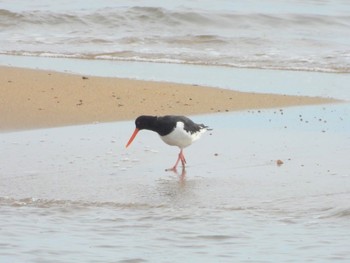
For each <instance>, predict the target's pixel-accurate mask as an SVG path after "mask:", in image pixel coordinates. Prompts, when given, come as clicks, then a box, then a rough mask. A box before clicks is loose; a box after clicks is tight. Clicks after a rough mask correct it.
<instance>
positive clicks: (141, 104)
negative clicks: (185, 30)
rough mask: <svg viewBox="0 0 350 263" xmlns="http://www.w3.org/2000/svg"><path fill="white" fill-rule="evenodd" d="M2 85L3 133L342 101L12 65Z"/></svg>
mask: <svg viewBox="0 0 350 263" xmlns="http://www.w3.org/2000/svg"><path fill="white" fill-rule="evenodd" d="M0 83H1V85H0V91H1V94H2V96H1V98H0V131H15V130H25V129H37V128H50V127H59V126H68V125H78V124H88V123H94V122H113V121H122V120H132V119H134V118H136V117H137V116H139V115H142V114H149V115H166V114H176V115H197V114H208V113H216V112H229V111H239V110H247V109H264V108H276V107H290V106H301V105H315V104H327V103H335V102H338V101H339V100H336V99H332V98H322V97H308V96H291V95H277V94H263V93H253V92H241V91H234V90H231V89H222V88H213V87H208V86H199V85H190V84H178V83H170V82H159V81H148V80H147V81H144V80H135V79H124V78H114V77H96V76H86V75H79V74H71V73H62V72H56V71H48V70H38V69H27V68H18V67H8V66H0ZM213 98H215V99H213Z"/></svg>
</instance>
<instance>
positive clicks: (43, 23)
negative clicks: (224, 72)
mask: <svg viewBox="0 0 350 263" xmlns="http://www.w3.org/2000/svg"><path fill="white" fill-rule="evenodd" d="M349 13H350V4H349V2H348V1H343V0H327V1H324V0H322V1H321V0H319V1H316V0H308V1H295V0H288V1H279V2H276V1H272V0H269V1H264V2H261V1H257V0H250V1H244V2H243V3H236V2H232V1H229V0H220V1H217V2H216V3H215V5H214V4H213V3H212V1H176V3H175V2H173V1H161V2H159V1H141V0H140V1H109V0H101V1H98V2H96V1H88V2H87V1H81V0H79V1H74V2H72V1H66V0H59V1H54V2H53V1H43V0H34V1H25V0H21V1H17V2H16V3H13V2H10V1H0V47H1V48H0V53H1V54H7V55H32V56H50V57H69V58H73V57H74V58H88V59H106V60H119V61H120V60H127V61H148V62H168V63H181V64H197V65H198V64H200V65H221V66H228V67H240V68H242V67H244V68H265V69H285V70H307V71H322V72H347V73H349V72H350V55H349V54H350V49H349V46H350V42H349V41H350V31H349V26H350V22H349V21H350V19H349V18H350V17H349Z"/></svg>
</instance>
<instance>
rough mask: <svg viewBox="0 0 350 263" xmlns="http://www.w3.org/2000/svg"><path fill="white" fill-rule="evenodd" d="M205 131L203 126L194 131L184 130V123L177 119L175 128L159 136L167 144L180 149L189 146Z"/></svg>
mask: <svg viewBox="0 0 350 263" xmlns="http://www.w3.org/2000/svg"><path fill="white" fill-rule="evenodd" d="M204 132H206V129H205V128H203V129H201V130H199V131H198V132H195V133H192V134H191V133H190V132H187V131H186V130H184V123H183V122H181V121H178V122H177V123H176V127H175V129H174V130H173V131H172V132H171V133H170V134H168V135H165V136H161V137H160V138H161V139H162V140H163V141H164V142H165V143H166V144H169V145H173V146H178V147H180V148H181V149H183V148H185V147H187V146H189V145H191V144H192V142H194V141H196V140H198V139H199V138H200V137H201V135H202V133H204Z"/></svg>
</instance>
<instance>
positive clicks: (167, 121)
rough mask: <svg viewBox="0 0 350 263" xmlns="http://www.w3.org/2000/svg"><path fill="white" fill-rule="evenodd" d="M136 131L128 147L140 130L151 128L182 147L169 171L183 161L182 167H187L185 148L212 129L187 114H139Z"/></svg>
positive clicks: (165, 140) (162, 137)
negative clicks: (196, 121) (159, 115)
mask: <svg viewBox="0 0 350 263" xmlns="http://www.w3.org/2000/svg"><path fill="white" fill-rule="evenodd" d="M135 125H136V128H135V131H134V133H133V134H132V135H131V137H130V139H129V141H128V143H127V144H126V147H128V146H129V145H130V144H131V143H132V141H133V140H134V139H135V137H136V135H137V133H138V132H139V131H140V130H150V131H154V132H156V133H158V134H159V136H160V138H161V139H162V140H163V141H164V142H165V143H166V144H169V145H172V146H177V147H179V148H180V153H179V156H178V158H177V161H176V163H175V165H174V166H173V167H172V168H170V169H167V171H169V170H171V171H176V167H177V165H178V163H179V161H181V163H182V168H183V169H184V168H185V164H186V159H185V156H184V154H183V149H184V148H185V147H187V146H189V145H191V144H192V143H193V142H194V141H196V140H198V139H199V138H200V136H201V135H202V133H204V132H206V131H207V130H210V129H209V128H208V126H205V125H204V124H197V123H194V122H193V121H192V120H190V119H189V118H187V117H185V116H175V115H166V116H162V117H158V116H146V115H143V116H139V117H138V118H137V119H136V120H135Z"/></svg>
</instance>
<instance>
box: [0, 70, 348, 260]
mask: <svg viewBox="0 0 350 263" xmlns="http://www.w3.org/2000/svg"><path fill="white" fill-rule="evenodd" d="M3 70H4V71H3ZM0 71H1V72H3V73H4V74H1V76H0V78H1V83H2V85H1V92H2V93H3V94H4V96H2V97H1V98H0V100H1V104H0V105H1V106H0V107H1V113H4V114H1V115H0V118H1V123H2V124H1V125H2V126H1V133H0V148H1V151H0V180H1V184H0V193H1V195H0V211H1V213H0V222H2V224H1V227H0V243H1V244H2V245H1V246H0V260H1V261H4V262H39V261H40V262H47V261H50V260H52V258H53V257H52V256H53V255H54V259H55V261H56V262H81V261H82V260H83V261H85V262H101V261H104V262H160V261H167V260H168V259H169V255H172V260H173V261H174V262H185V261H192V262H217V261H220V262H232V261H238V262H256V261H266V262H271V261H279V262H287V261H293V262H299V261H320V262H321V261H322V262H334V261H335V260H336V261H339V260H342V261H349V259H350V258H349V253H348V244H349V242H350V240H349V237H350V234H349V233H350V232H349V229H350V225H349V214H350V213H349V211H350V207H349V202H348V200H349V198H350V196H349V193H350V188H349V187H350V183H349V179H350V176H349V165H348V156H349V154H350V150H349V145H350V141H349V140H350V137H349V134H350V107H349V103H335V104H333V103H329V102H334V100H332V99H320V98H315V97H304V96H283V95H278V96H275V95H265V94H263V95H262V94H254V93H246V92H234V91H229V90H222V89H212V88H207V87H199V86H193V85H177V84H172V83H166V82H144V81H132V80H127V79H115V78H98V77H91V76H86V77H87V78H83V76H85V75H72V74H63V73H57V72H50V71H39V70H22V69H18V68H6V67H5V68H1V69H0ZM284 73H285V74H286V75H288V74H289V72H284ZM262 74H263V73H262ZM320 76H321V75H320ZM317 79H318V78H317ZM320 79H321V78H320ZM53 80H54V81H53ZM280 81H281V80H280ZM286 85H287V84H286ZM313 88H314V87H313ZM196 90H197V91H199V92H195V91H196ZM203 90H205V91H206V92H203ZM331 90H334V93H329V94H328V95H329V96H330V97H332V96H333V95H334V94H337V92H338V91H337V89H331ZM278 91H279V92H280V90H278ZM305 92H306V91H305ZM173 94H174V96H172V95H173ZM208 94H209V95H210V96H208ZM346 94H348V93H346ZM338 95H339V94H338ZM165 97H171V98H172V97H175V98H176V99H178V100H179V103H176V101H175V103H174V102H173V101H172V100H165ZM230 97H231V98H232V99H229V98H230ZM338 97H341V98H345V97H346V96H343V94H342V93H340V95H339V96H338ZM118 98H119V99H118ZM155 98H157V101H156V100H155ZM184 98H185V99H184ZM189 98H191V99H192V100H190V99H189ZM213 98H215V100H214V99H213ZM217 98H218V99H217ZM28 99H30V100H28ZM156 102H157V103H156ZM199 102H201V103H199ZM186 103H187V104H190V103H193V105H192V104H191V106H189V105H185V104H186ZM319 103H327V104H322V105H310V104H319ZM119 104H121V105H119ZM293 105H299V106H296V107H287V106H293ZM300 105H304V106H300ZM170 106H172V107H170ZM39 108H40V109H39ZM211 108H213V109H211ZM268 108H270V109H268ZM190 109H191V110H193V112H192V111H190ZM239 109H241V110H240V111H236V110H239ZM170 110H174V111H171V113H177V114H179V113H180V114H186V115H188V114H190V115H191V118H192V119H193V120H195V121H196V122H200V123H205V124H206V125H209V126H210V127H211V128H213V130H212V131H210V132H207V133H206V134H203V136H202V138H201V139H200V140H199V141H197V142H196V143H194V144H193V145H191V146H190V147H188V148H186V149H185V151H184V154H185V156H186V160H187V163H188V167H187V168H186V170H181V169H179V170H178V172H177V173H174V172H166V171H165V169H166V168H169V167H171V166H172V165H173V164H174V162H175V160H176V158H177V154H178V151H179V150H178V149H177V148H176V147H169V146H168V145H165V144H164V143H163V142H162V141H161V140H160V139H159V137H158V136H157V134H155V133H153V132H148V131H142V132H140V133H139V135H138V136H137V137H136V139H135V141H134V142H133V144H132V145H131V146H130V147H129V148H127V149H126V148H125V144H126V142H127V140H128V139H129V137H130V135H131V133H132V131H133V129H134V123H133V120H131V119H133V118H134V117H135V116H136V115H139V114H143V113H149V114H158V113H159V114H162V113H163V112H164V113H165V112H166V113H169V111H170ZM219 110H220V112H218V111H219ZM226 110H229V111H233V112H226ZM201 113H205V114H204V115H203V114H201ZM213 113H215V114H213ZM123 119H124V120H127V121H123ZM116 120H118V121H117V122H114V121H116ZM104 121H108V122H110V123H100V122H104ZM92 122H96V123H94V124H91V123H92ZM84 123H87V124H84ZM72 124H74V125H73V126H67V125H72ZM77 124H83V125H77ZM56 126H61V127H56ZM43 127H50V128H49V129H45V128H43ZM37 128H42V129H37ZM9 130H16V132H7V131H9ZM150 251H151V252H152V253H150ZM163 259H164V260H163Z"/></svg>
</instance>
